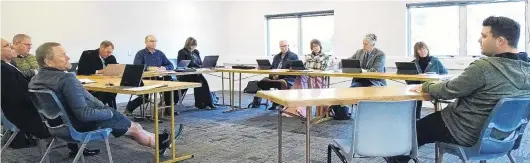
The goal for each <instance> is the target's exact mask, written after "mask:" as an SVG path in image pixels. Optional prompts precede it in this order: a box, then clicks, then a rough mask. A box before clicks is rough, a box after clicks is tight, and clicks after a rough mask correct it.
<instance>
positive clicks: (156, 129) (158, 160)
mask: <svg viewBox="0 0 530 163" xmlns="http://www.w3.org/2000/svg"><path fill="white" fill-rule="evenodd" d="M154 99H155V101H156V96H155V97H154ZM154 117H155V122H158V104H155V112H154ZM159 131H160V130H159V128H158V123H155V134H154V135H155V162H157V163H158V162H160V155H159V153H158V151H159V150H160V147H159V146H158V141H160V140H158V133H159Z"/></svg>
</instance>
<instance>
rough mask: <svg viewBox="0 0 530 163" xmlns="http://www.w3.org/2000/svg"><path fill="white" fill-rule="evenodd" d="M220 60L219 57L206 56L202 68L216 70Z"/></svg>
mask: <svg viewBox="0 0 530 163" xmlns="http://www.w3.org/2000/svg"><path fill="white" fill-rule="evenodd" d="M218 59H219V56H218V55H210V56H205V57H204V61H202V68H215V66H216V65H217V60H218Z"/></svg>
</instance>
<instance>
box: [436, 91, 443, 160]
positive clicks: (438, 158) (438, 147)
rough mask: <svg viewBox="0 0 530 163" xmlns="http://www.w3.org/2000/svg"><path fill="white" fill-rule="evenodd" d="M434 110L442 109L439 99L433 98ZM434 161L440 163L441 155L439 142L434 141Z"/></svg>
mask: <svg viewBox="0 0 530 163" xmlns="http://www.w3.org/2000/svg"><path fill="white" fill-rule="evenodd" d="M434 111H435V112H438V111H442V108H441V104H440V100H434ZM434 161H435V162H436V163H442V157H441V154H440V143H439V142H436V143H434Z"/></svg>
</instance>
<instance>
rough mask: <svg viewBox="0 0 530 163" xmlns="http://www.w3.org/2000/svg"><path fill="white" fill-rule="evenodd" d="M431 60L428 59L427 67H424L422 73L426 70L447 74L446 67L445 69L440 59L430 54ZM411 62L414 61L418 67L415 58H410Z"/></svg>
mask: <svg viewBox="0 0 530 163" xmlns="http://www.w3.org/2000/svg"><path fill="white" fill-rule="evenodd" d="M431 57H432V58H431V61H429V64H428V65H427V68H425V71H423V72H422V73H427V72H434V73H436V74H439V75H445V74H447V69H445V67H444V65H443V64H442V62H440V60H439V59H438V58H436V57H434V56H431ZM412 62H414V63H416V65H418V67H420V65H419V63H418V61H417V60H416V59H414V60H412Z"/></svg>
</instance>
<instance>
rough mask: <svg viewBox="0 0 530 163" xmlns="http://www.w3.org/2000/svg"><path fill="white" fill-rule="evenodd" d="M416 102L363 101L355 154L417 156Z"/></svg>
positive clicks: (357, 120) (356, 122)
mask: <svg viewBox="0 0 530 163" xmlns="http://www.w3.org/2000/svg"><path fill="white" fill-rule="evenodd" d="M417 148H418V145H417V139H416V101H412V100H409V101H391V102H390V101H389V102H380V101H360V102H359V103H358V106H357V111H356V113H355V119H354V130H353V150H354V152H355V154H359V155H362V156H378V157H389V156H397V155H410V156H412V157H414V158H415V157H416V156H417Z"/></svg>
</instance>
